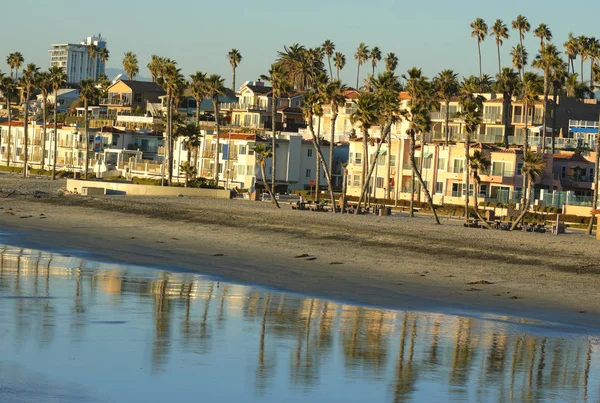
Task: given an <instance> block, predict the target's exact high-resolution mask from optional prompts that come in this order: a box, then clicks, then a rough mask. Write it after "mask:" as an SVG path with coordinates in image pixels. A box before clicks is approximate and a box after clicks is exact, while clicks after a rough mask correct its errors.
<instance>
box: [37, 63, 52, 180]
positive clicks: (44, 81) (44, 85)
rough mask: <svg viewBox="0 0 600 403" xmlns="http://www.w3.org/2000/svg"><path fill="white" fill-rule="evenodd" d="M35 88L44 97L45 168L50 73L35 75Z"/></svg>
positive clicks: (42, 166)
mask: <svg viewBox="0 0 600 403" xmlns="http://www.w3.org/2000/svg"><path fill="white" fill-rule="evenodd" d="M34 78H35V87H36V88H37V89H38V90H39V91H40V94H41V96H42V156H41V158H40V167H41V168H42V169H44V167H45V165H44V164H45V155H46V129H47V125H48V119H47V116H46V114H47V112H48V96H49V94H50V91H51V90H52V86H51V85H50V73H48V72H45V71H42V72H38V73H37V74H36V75H35V77H34Z"/></svg>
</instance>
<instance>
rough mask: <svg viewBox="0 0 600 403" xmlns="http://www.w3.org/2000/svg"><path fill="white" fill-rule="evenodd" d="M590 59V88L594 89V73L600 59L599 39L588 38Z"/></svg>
mask: <svg viewBox="0 0 600 403" xmlns="http://www.w3.org/2000/svg"><path fill="white" fill-rule="evenodd" d="M587 47H588V58H589V59H590V88H593V87H594V71H595V69H596V64H597V62H598V59H599V58H600V42H599V41H598V39H596V38H594V37H591V38H588V45H587Z"/></svg>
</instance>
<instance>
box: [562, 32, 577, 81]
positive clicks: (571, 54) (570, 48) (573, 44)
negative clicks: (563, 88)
mask: <svg viewBox="0 0 600 403" xmlns="http://www.w3.org/2000/svg"><path fill="white" fill-rule="evenodd" d="M563 46H564V47H565V54H566V55H567V57H568V58H569V63H568V65H567V75H569V73H575V64H574V62H575V59H577V55H578V54H579V45H578V44H577V38H575V37H574V36H573V33H572V32H569V38H568V39H567V41H566V42H565V43H564V45H563Z"/></svg>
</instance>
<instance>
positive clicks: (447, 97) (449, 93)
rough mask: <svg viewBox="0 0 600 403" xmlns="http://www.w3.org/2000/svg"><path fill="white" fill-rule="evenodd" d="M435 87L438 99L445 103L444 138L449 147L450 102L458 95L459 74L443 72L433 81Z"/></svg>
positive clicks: (449, 71)
mask: <svg viewBox="0 0 600 403" xmlns="http://www.w3.org/2000/svg"><path fill="white" fill-rule="evenodd" d="M433 86H434V88H435V90H436V93H437V96H438V98H439V99H441V100H442V101H444V103H445V107H446V109H445V111H446V116H445V122H444V136H445V139H446V143H445V144H446V146H448V142H449V140H450V126H449V122H450V101H452V98H454V97H455V96H456V95H458V91H459V84H458V74H456V73H455V72H454V71H453V70H449V69H446V70H443V71H441V72H440V73H439V74H438V75H437V76H436V77H435V78H434V79H433Z"/></svg>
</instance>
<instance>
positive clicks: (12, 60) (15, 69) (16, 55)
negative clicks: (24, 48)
mask: <svg viewBox="0 0 600 403" xmlns="http://www.w3.org/2000/svg"><path fill="white" fill-rule="evenodd" d="M24 61H25V60H24V59H23V55H22V54H21V52H13V53H11V54H10V55H8V57H7V58H6V63H7V64H8V66H9V67H10V78H14V79H15V80H16V79H18V78H19V69H20V68H21V66H22V65H23V62H24Z"/></svg>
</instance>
